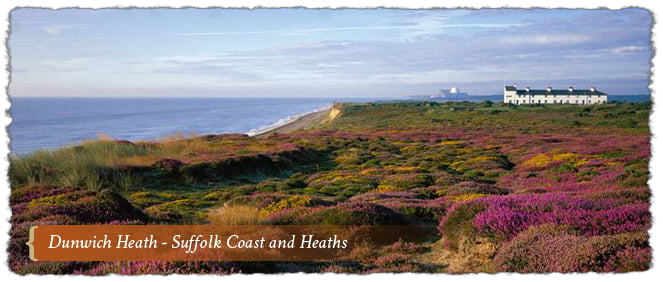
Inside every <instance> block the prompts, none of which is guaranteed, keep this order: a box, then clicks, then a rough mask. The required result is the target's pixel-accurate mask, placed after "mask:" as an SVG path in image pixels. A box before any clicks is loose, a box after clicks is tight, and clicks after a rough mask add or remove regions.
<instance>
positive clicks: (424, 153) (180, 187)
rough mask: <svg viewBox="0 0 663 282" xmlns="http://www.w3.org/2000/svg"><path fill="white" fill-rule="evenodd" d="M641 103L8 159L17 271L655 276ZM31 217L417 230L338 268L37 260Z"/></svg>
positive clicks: (365, 107)
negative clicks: (30, 240) (30, 248)
mask: <svg viewBox="0 0 663 282" xmlns="http://www.w3.org/2000/svg"><path fill="white" fill-rule="evenodd" d="M650 106H651V105H650V104H649V103H609V104H602V105H591V106H574V105H548V106H512V105H505V104H501V103H491V102H483V103H467V102H448V103H433V102H420V103H418V102H409V103H384V104H377V103H365V104H339V105H335V107H334V111H335V116H334V119H333V120H330V119H328V120H326V121H325V122H324V123H320V124H318V125H314V126H312V127H309V128H307V129H305V130H300V131H297V132H294V133H289V134H271V135H266V136H261V137H260V138H254V137H248V136H246V135H240V134H222V135H206V136H174V137H172V138H168V139H166V140H159V141H154V142H152V141H136V142H129V141H123V140H112V139H110V138H106V139H104V140H98V141H88V142H84V143H82V144H79V145H76V146H72V147H66V148H62V149H59V150H56V151H39V152H34V153H31V154H28V155H23V156H16V157H11V158H10V169H9V178H10V181H11V188H12V194H11V199H10V204H11V208H12V212H13V215H12V218H11V223H12V231H11V242H10V246H9V254H10V258H9V262H10V267H11V269H12V270H14V271H16V272H18V273H87V274H105V273H127V274H138V273H174V272H179V273H232V272H245V273H247V272H248V273H252V272H291V271H296V272H298V271H306V272H329V271H333V272H352V273H370V272H385V271H386V272H403V271H417V272H453V273H463V272H500V271H512V272H587V271H597V272H624V271H642V270H646V269H648V268H649V264H650V261H651V248H650V246H649V240H648V233H647V232H648V230H649V227H650V224H651V215H650V212H649V205H650V190H649V188H648V186H647V181H648V179H649V169H648V164H649V157H650V144H649V140H650V137H651V135H650V131H649V127H648V122H649V114H650V110H651V107H650ZM35 224H362V225H366V224H368V225H378V224H399V225H403V224H411V225H416V226H419V227H422V230H427V231H426V232H428V233H429V234H428V235H429V236H427V237H426V238H425V239H422V238H418V239H417V240H408V238H403V239H404V241H399V242H396V243H394V244H393V245H386V246H363V247H358V248H356V249H355V250H354V251H353V253H352V254H350V255H349V257H348V258H346V259H349V261H342V262H310V263H309V262H307V263H302V262H299V263H285V262H197V263H193V262H192V263H186V262H120V263H118V262H57V263H56V262H31V261H29V259H28V254H27V247H26V246H25V241H26V239H27V230H28V228H29V226H31V225H35Z"/></svg>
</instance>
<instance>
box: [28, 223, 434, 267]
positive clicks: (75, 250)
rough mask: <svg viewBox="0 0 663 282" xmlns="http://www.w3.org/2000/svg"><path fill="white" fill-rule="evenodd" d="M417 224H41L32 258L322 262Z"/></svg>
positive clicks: (396, 236) (411, 232)
mask: <svg viewBox="0 0 663 282" xmlns="http://www.w3.org/2000/svg"><path fill="white" fill-rule="evenodd" d="M424 233H425V232H423V231H422V230H418V229H417V228H415V227H413V226H394V225H391V226H347V225H39V226H33V227H31V229H30V239H29V241H28V242H27V245H28V246H29V247H30V258H31V259H32V260H34V261H324V260H336V261H338V260H344V257H345V256H346V255H347V254H349V253H351V251H352V249H353V248H355V247H358V246H366V245H367V244H369V245H376V246H377V245H386V244H392V243H394V242H396V241H398V240H412V239H415V240H416V239H417V238H418V237H420V235H421V234H424Z"/></svg>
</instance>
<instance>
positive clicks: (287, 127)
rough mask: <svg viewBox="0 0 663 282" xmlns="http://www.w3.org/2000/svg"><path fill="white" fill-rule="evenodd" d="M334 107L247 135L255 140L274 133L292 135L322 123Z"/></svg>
mask: <svg viewBox="0 0 663 282" xmlns="http://www.w3.org/2000/svg"><path fill="white" fill-rule="evenodd" d="M332 108H333V105H329V106H327V107H324V108H321V109H317V110H314V111H312V112H308V113H304V114H301V115H299V116H295V117H293V118H291V119H290V120H288V121H286V122H284V123H282V124H275V125H272V126H268V127H266V128H264V129H260V130H257V131H256V132H255V133H252V132H249V133H247V135H249V136H250V137H255V138H265V137H267V136H269V135H272V134H274V133H277V134H282V133H292V132H295V131H297V130H301V129H305V128H308V127H311V126H312V125H314V124H316V123H317V122H319V121H322V120H323V119H324V118H326V117H329V116H330V113H331V111H332Z"/></svg>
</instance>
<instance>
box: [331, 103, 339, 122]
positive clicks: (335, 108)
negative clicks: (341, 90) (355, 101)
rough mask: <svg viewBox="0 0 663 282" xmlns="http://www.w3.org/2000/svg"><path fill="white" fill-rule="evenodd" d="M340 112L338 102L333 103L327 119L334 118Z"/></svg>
mask: <svg viewBox="0 0 663 282" xmlns="http://www.w3.org/2000/svg"><path fill="white" fill-rule="evenodd" d="M340 114H341V106H340V105H338V104H334V106H332V108H331V110H330V111H329V121H332V120H334V119H335V118H336V117H338V116H339V115H340Z"/></svg>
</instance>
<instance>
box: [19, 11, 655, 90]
mask: <svg viewBox="0 0 663 282" xmlns="http://www.w3.org/2000/svg"><path fill="white" fill-rule="evenodd" d="M651 23H652V18H651V14H650V13H649V12H648V11H647V10H644V9H635V8H632V9H622V10H615V11H611V10H545V9H535V10H522V9H483V10H391V9H377V10H376V9H370V10H359V9H340V10H307V9H257V10H245V9H128V10H122V9H101V10H84V9H63V10H49V9H32V8H22V9H16V10H14V11H13V12H12V13H11V28H12V30H11V34H10V38H9V47H10V55H11V61H10V62H11V65H12V81H11V84H10V89H9V93H10V95H11V96H12V97H27V96H86V97H94V96H122V97H137V96H150V97H176V96H185V97H251V96H252V97H267V96H269V97H390V98H391V97H403V96H408V95H418V94H431V93H435V92H437V90H438V89H440V88H449V87H451V86H458V87H460V88H461V89H462V90H463V91H464V92H469V93H470V94H474V95H481V94H499V93H501V87H502V84H503V83H504V81H505V80H506V83H507V84H513V83H517V84H518V85H522V86H525V85H529V86H531V87H532V88H543V87H545V86H548V85H551V86H553V87H554V88H566V87H568V86H570V85H573V86H575V87H576V88H587V87H589V86H596V87H597V88H598V89H599V90H602V91H604V92H607V93H609V94H648V93H649V90H648V84H649V68H650V59H651V56H652V53H653V51H652V46H651V33H650V27H651Z"/></svg>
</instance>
